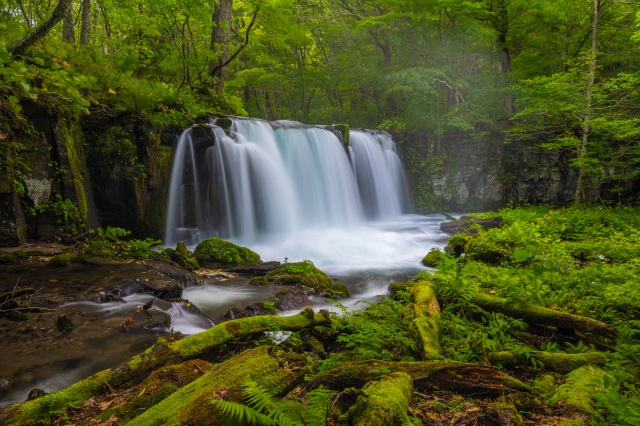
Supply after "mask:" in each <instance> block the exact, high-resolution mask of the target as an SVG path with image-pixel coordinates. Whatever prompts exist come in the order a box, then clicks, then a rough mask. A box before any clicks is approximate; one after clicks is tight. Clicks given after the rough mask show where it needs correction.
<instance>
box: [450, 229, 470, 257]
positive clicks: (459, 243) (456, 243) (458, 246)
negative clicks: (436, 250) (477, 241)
mask: <svg viewBox="0 0 640 426" xmlns="http://www.w3.org/2000/svg"><path fill="white" fill-rule="evenodd" d="M468 240H469V237H468V236H466V235H464V234H456V235H454V236H453V237H451V238H449V242H448V243H447V246H446V247H445V249H444V252H445V253H447V254H449V255H451V256H455V257H460V256H462V253H464V252H465V247H466V245H467V241H468Z"/></svg>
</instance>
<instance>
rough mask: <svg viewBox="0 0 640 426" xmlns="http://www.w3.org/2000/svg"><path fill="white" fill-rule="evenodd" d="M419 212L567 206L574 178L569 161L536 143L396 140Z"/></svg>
mask: <svg viewBox="0 0 640 426" xmlns="http://www.w3.org/2000/svg"><path fill="white" fill-rule="evenodd" d="M394 138H395V140H396V142H397V143H398V147H399V149H400V151H401V152H402V154H403V160H404V162H405V167H406V170H407V174H408V176H409V180H410V186H411V188H412V192H413V194H412V195H413V200H414V205H415V208H416V209H417V210H418V211H424V212H428V211H436V210H446V211H482V210H490V209H496V208H499V207H502V206H505V205H507V204H512V205H518V204H523V203H530V204H541V203H545V204H554V205H561V204H566V203H568V202H570V201H571V200H572V197H573V192H574V188H575V173H574V172H573V170H571V169H570V168H569V166H568V160H569V159H568V158H566V157H564V156H562V155H560V154H558V153H554V152H550V151H544V150H541V149H540V148H538V147H536V146H535V142H531V143H524V142H517V141H515V142H511V143H508V144H507V143H505V141H504V135H503V134H488V135H486V136H484V137H482V138H475V139H474V138H470V137H469V136H468V135H466V134H463V133H460V134H454V133H449V134H444V135H442V136H441V137H440V138H435V137H433V138H429V137H427V136H426V135H417V134H398V135H394Z"/></svg>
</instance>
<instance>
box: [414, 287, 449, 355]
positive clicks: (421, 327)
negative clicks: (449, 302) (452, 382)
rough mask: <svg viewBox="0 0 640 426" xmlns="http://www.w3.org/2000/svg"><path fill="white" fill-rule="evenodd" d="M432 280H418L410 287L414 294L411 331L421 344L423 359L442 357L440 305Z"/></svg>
mask: <svg viewBox="0 0 640 426" xmlns="http://www.w3.org/2000/svg"><path fill="white" fill-rule="evenodd" d="M433 286H434V284H433V283H432V282H429V281H426V280H423V281H418V282H416V284H415V285H414V286H413V287H412V288H411V289H410V293H411V295H412V296H413V304H412V305H411V309H412V311H413V321H412V322H411V333H412V334H413V335H414V336H415V340H416V342H418V344H419V346H420V348H419V349H420V352H421V354H422V359H439V358H442V354H441V349H440V341H439V334H440V326H439V324H438V320H439V319H440V305H439V304H438V298H437V296H436V293H435V291H434V289H433Z"/></svg>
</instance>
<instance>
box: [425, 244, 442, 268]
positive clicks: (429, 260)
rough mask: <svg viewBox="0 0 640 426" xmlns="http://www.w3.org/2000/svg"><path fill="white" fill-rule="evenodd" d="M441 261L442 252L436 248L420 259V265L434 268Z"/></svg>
mask: <svg viewBox="0 0 640 426" xmlns="http://www.w3.org/2000/svg"><path fill="white" fill-rule="evenodd" d="M441 261H442V251H441V250H440V249H438V248H434V249H431V251H430V252H429V253H427V255H426V256H425V257H424V258H422V264H423V265H424V266H428V267H430V268H436V267H437V266H438V264H439V263H440V262H441Z"/></svg>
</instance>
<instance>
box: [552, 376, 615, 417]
mask: <svg viewBox="0 0 640 426" xmlns="http://www.w3.org/2000/svg"><path fill="white" fill-rule="evenodd" d="M605 377H606V378H607V380H608V381H609V382H611V383H612V384H613V383H615V378H613V376H611V375H610V374H608V373H605V372H604V371H603V370H602V369H601V368H599V367H596V366H592V365H585V366H584V367H580V368H578V369H576V370H573V371H572V372H571V373H569V374H567V376H566V380H565V382H564V384H562V385H560V386H559V387H558V388H557V389H556V390H555V392H554V393H553V396H552V397H551V400H550V402H551V403H553V404H555V403H557V404H560V405H565V406H568V407H572V408H575V409H576V410H578V411H582V412H583V413H585V414H587V415H593V414H594V413H595V411H596V409H595V407H594V403H593V397H592V395H593V394H594V393H595V392H597V391H598V390H603V388H604V381H605Z"/></svg>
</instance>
